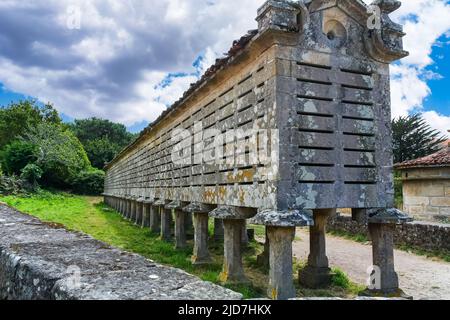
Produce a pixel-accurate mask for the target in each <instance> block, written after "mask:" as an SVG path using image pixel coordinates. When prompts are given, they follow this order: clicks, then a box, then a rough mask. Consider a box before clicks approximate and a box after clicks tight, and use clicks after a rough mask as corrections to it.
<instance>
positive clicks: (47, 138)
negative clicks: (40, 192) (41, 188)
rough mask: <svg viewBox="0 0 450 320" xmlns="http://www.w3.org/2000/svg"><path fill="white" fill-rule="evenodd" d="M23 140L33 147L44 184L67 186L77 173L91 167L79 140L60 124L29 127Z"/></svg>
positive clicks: (42, 124)
mask: <svg viewBox="0 0 450 320" xmlns="http://www.w3.org/2000/svg"><path fill="white" fill-rule="evenodd" d="M25 140H26V141H28V142H29V143H31V144H33V145H34V146H36V148H35V154H34V155H35V157H36V165H38V166H39V167H40V168H41V169H42V170H43V175H42V181H43V182H44V183H45V184H46V185H51V186H56V187H68V186H70V185H71V183H72V181H73V180H74V179H75V178H76V177H77V175H78V174H80V173H81V172H82V171H85V170H88V169H89V168H90V167H91V164H90V162H89V159H88V157H87V154H86V151H85V150H84V148H83V146H82V145H81V143H80V141H79V140H78V139H77V137H76V136H75V135H74V134H73V133H72V132H71V131H70V130H68V129H65V128H64V127H62V126H59V125H54V124H49V123H41V124H38V125H37V126H36V127H34V128H31V129H30V130H29V132H28V133H27V134H26V135H25Z"/></svg>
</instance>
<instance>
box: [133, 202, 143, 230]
mask: <svg viewBox="0 0 450 320" xmlns="http://www.w3.org/2000/svg"><path fill="white" fill-rule="evenodd" d="M142 210H143V205H142V202H141V201H139V200H137V201H136V215H135V220H134V223H135V224H136V225H137V226H140V225H141V224H142Z"/></svg>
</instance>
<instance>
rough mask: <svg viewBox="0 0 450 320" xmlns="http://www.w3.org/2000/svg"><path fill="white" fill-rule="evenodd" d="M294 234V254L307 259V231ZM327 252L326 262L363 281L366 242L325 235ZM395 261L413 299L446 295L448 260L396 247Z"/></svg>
mask: <svg viewBox="0 0 450 320" xmlns="http://www.w3.org/2000/svg"><path fill="white" fill-rule="evenodd" d="M297 236H298V237H299V238H300V239H301V240H296V241H295V242H294V256H296V257H297V258H299V259H301V260H304V259H307V256H308V253H309V234H308V232H307V231H306V230H303V229H299V230H298V231H297ZM327 256H328V258H329V260H330V265H331V266H332V267H339V268H340V269H341V270H343V271H345V272H346V273H347V274H348V276H349V277H350V279H352V281H354V282H356V283H361V284H365V283H366V279H367V274H366V270H367V268H368V267H369V266H371V265H372V247H371V246H370V245H364V244H361V243H357V242H354V241H350V240H346V239H342V238H339V237H334V236H330V235H328V236H327ZM395 264H396V270H397V273H398V275H399V277H400V287H401V288H402V289H403V290H404V291H405V292H406V293H407V294H409V295H412V296H413V297H414V299H446V300H449V299H450V263H446V262H443V261H435V260H431V259H427V258H425V257H421V256H417V255H414V254H411V253H407V252H404V251H398V250H396V251H395Z"/></svg>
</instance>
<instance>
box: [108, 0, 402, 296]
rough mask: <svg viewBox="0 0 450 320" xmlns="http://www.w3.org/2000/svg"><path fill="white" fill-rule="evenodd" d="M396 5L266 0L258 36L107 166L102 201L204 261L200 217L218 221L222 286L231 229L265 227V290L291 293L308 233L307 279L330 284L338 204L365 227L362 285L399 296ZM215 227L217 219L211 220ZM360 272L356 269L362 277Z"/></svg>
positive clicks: (233, 259) (236, 258) (232, 260)
mask: <svg viewBox="0 0 450 320" xmlns="http://www.w3.org/2000/svg"><path fill="white" fill-rule="evenodd" d="M399 6H400V2H398V1H394V0H377V1H375V2H374V4H373V6H371V7H368V6H366V5H365V4H364V3H363V2H362V1H360V0H313V1H311V0H310V1H306V0H305V1H297V2H290V1H280V0H279V1H274V0H270V1H267V2H265V3H264V4H263V6H262V7H261V8H260V9H259V10H258V16H257V18H256V20H257V22H258V29H257V30H254V31H250V32H249V33H248V34H247V35H246V36H244V37H242V38H241V39H240V40H238V41H236V42H235V43H234V44H233V47H232V48H231V49H230V51H229V52H228V55H227V56H226V57H225V58H223V59H219V60H217V61H216V63H215V65H213V66H212V67H211V68H210V69H209V70H208V71H207V72H206V74H205V75H204V76H203V77H202V78H201V80H199V81H198V82H197V83H195V84H193V85H192V86H191V88H190V89H189V90H188V91H187V92H186V93H185V94H184V96H183V97H182V98H181V100H179V101H178V102H176V103H175V104H174V105H173V106H172V107H170V108H169V109H168V110H166V111H165V112H164V113H163V114H162V115H161V116H160V117H159V118H158V119H157V120H156V121H155V122H154V123H152V124H151V125H150V126H149V127H148V128H147V129H145V130H144V131H143V132H142V133H141V135H140V137H139V138H138V139H137V140H136V141H135V142H134V143H133V144H131V145H130V146H128V147H127V148H126V149H125V150H123V152H121V153H120V154H119V155H118V156H117V157H116V158H115V159H114V160H113V161H112V162H111V163H109V164H108V165H107V166H106V170H107V174H106V181H105V201H106V202H107V203H108V204H110V205H111V206H113V207H115V208H117V209H118V210H119V211H120V212H122V213H123V214H124V215H126V216H127V217H129V218H130V219H133V220H135V221H136V223H138V224H140V223H143V225H144V226H149V227H150V228H151V229H152V230H153V231H157V232H161V236H162V238H163V239H169V238H170V237H171V236H172V233H171V231H170V226H171V224H172V216H173V215H174V216H175V230H176V232H175V237H176V243H177V246H183V245H184V239H185V233H186V232H185V222H186V217H190V216H193V217H194V226H195V239H194V253H193V257H192V262H193V263H194V264H203V263H208V262H209V254H208V244H207V241H208V218H209V217H211V218H214V219H216V222H218V223H217V225H218V226H219V227H218V228H217V229H218V230H220V225H221V224H222V225H223V228H224V230H223V231H224V232H223V237H224V266H223V272H222V275H221V280H222V281H223V282H245V281H246V278H245V274H244V270H243V267H242V258H241V245H242V243H241V241H242V238H243V237H242V235H243V232H242V230H243V229H244V228H245V223H246V221H247V220H248V219H252V220H251V222H252V223H256V224H261V225H265V226H266V231H267V243H266V249H267V250H268V251H267V256H268V257H269V259H268V260H269V265H270V283H269V292H268V293H269V296H270V297H271V298H274V299H287V298H291V297H294V296H295V290H294V285H293V269H292V262H293V259H292V241H293V239H294V234H295V228H296V227H297V226H310V228H311V253H310V257H309V261H308V265H307V267H306V269H305V270H304V271H303V272H302V274H300V280H301V282H302V283H304V284H305V285H308V286H311V287H316V286H322V285H324V284H326V283H327V282H329V281H330V269H329V266H328V259H327V257H326V251H325V222H326V220H327V218H328V217H330V216H331V215H333V214H334V213H335V212H336V208H352V209H353V213H354V217H355V219H361V220H366V219H369V222H370V231H371V234H372V239H373V261H374V265H375V266H377V267H378V268H374V270H375V271H374V275H373V278H374V279H375V280H374V282H373V286H371V288H372V289H374V290H376V291H380V292H382V293H392V292H396V291H398V279H397V275H396V273H395V270H394V260H393V240H392V231H393V229H394V227H395V224H398V223H402V222H404V221H408V220H409V219H408V218H407V217H405V216H404V215H403V214H401V213H400V212H398V211H396V210H395V209H391V208H393V204H394V191H393V174H392V166H393V163H392V162H393V161H392V159H393V157H392V148H391V131H390V121H391V105H390V80H389V64H390V63H391V62H393V61H395V60H398V59H400V58H402V57H405V56H406V55H407V54H408V53H407V52H405V51H403V48H402V37H403V36H404V33H403V32H402V27H401V26H399V25H397V24H395V23H393V22H392V21H391V20H390V18H389V16H388V15H389V14H390V13H391V12H393V11H394V10H396V9H397V8H398V7H399ZM220 221H222V222H223V223H220ZM367 267H369V266H361V268H363V269H364V270H366V269H367Z"/></svg>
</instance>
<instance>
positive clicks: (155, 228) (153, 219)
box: [150, 206, 161, 234]
mask: <svg viewBox="0 0 450 320" xmlns="http://www.w3.org/2000/svg"><path fill="white" fill-rule="evenodd" d="M150 230H151V231H152V232H153V233H155V234H159V233H160V231H161V215H160V209H159V207H156V206H150Z"/></svg>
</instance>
